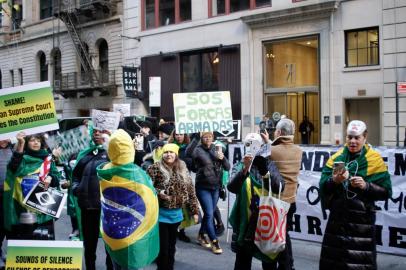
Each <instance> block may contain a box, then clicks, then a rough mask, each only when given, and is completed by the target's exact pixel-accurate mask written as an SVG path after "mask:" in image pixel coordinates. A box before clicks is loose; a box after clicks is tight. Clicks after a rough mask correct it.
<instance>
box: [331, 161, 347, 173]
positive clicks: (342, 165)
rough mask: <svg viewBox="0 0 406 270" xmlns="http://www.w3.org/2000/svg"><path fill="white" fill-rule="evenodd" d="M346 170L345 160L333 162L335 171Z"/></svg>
mask: <svg viewBox="0 0 406 270" xmlns="http://www.w3.org/2000/svg"><path fill="white" fill-rule="evenodd" d="M344 171H345V163H344V162H343V161H335V162H334V164H333V173H334V174H337V173H339V172H341V173H343V172H344Z"/></svg>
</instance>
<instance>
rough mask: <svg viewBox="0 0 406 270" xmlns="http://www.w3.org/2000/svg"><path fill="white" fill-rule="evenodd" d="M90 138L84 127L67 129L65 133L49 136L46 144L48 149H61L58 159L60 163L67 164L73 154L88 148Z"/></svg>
mask: <svg viewBox="0 0 406 270" xmlns="http://www.w3.org/2000/svg"><path fill="white" fill-rule="evenodd" d="M90 141H91V138H90V135H89V133H88V130H87V128H86V126H79V127H77V128H73V129H69V130H67V131H65V132H61V133H58V134H56V135H53V136H49V137H48V139H47V140H46V143H47V145H48V147H49V148H51V149H55V148H58V147H61V148H62V152H61V154H60V156H59V157H58V159H59V161H60V162H62V163H63V162H68V161H69V158H70V157H71V156H72V155H73V154H77V153H79V152H80V151H82V150H83V149H85V148H87V147H89V144H90Z"/></svg>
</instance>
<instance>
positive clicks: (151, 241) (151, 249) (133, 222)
mask: <svg viewBox="0 0 406 270" xmlns="http://www.w3.org/2000/svg"><path fill="white" fill-rule="evenodd" d="M109 165H111V163H108V164H107V165H106V164H102V165H100V166H99V167H98V168H97V174H98V176H99V178H100V189H101V204H102V218H101V225H100V230H101V235H102V237H103V240H104V242H105V244H106V249H107V251H108V252H109V254H110V256H111V257H112V259H113V260H114V261H115V262H116V263H118V264H119V265H120V266H122V267H124V268H142V267H144V266H146V265H149V264H151V263H152V262H153V261H154V259H155V258H156V257H157V256H158V253H159V227H158V209H159V206H158V198H157V195H156V192H155V189H154V187H153V185H152V181H151V179H150V178H149V176H148V175H147V174H146V173H145V172H144V171H143V170H142V169H141V168H140V167H138V166H137V165H135V164H133V163H128V164H125V165H121V166H114V167H113V166H109Z"/></svg>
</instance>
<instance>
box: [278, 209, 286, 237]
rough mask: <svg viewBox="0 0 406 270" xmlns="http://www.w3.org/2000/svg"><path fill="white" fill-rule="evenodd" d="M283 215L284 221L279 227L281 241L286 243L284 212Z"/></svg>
mask: <svg viewBox="0 0 406 270" xmlns="http://www.w3.org/2000/svg"><path fill="white" fill-rule="evenodd" d="M281 212H282V213H281V215H283V219H282V221H281V224H280V225H279V231H280V235H279V236H280V239H281V241H285V237H286V215H284V214H283V211H281Z"/></svg>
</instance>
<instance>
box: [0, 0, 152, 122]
mask: <svg viewBox="0 0 406 270" xmlns="http://www.w3.org/2000/svg"><path fill="white" fill-rule="evenodd" d="M1 18H2V20H1V31H0V59H1V60H0V75H1V77H0V78H1V80H0V81H1V85H0V87H1V88H7V87H12V86H18V85H22V84H28V83H34V82H39V81H48V80H49V81H50V82H51V84H52V86H53V89H54V97H55V105H56V110H57V114H58V117H60V118H66V117H75V116H89V115H90V113H91V109H101V110H107V111H108V110H112V107H113V104H114V103H131V105H132V111H133V112H134V113H142V114H144V113H145V106H143V105H141V102H140V100H139V99H134V98H131V99H130V98H126V95H125V93H124V91H123V87H122V85H123V83H122V63H123V53H122V52H123V40H122V37H121V33H122V28H123V23H122V19H123V2H122V1H118V0H113V1H100V0H65V1H62V0H14V1H6V3H3V4H2V16H1ZM0 91H1V89H0Z"/></svg>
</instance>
